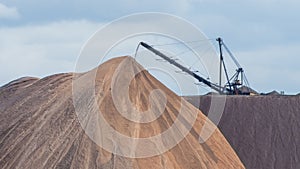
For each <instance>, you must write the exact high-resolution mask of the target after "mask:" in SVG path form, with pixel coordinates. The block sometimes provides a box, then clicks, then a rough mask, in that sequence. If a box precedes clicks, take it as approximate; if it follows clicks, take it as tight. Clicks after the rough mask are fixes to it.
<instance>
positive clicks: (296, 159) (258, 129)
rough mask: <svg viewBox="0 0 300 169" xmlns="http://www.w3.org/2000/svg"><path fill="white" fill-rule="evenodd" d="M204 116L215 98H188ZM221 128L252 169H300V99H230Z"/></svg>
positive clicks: (246, 97) (227, 101) (242, 97)
mask: <svg viewBox="0 0 300 169" xmlns="http://www.w3.org/2000/svg"><path fill="white" fill-rule="evenodd" d="M185 98H186V99H187V100H188V101H189V102H191V103H192V104H194V105H195V106H197V107H199V109H201V110H202V111H203V112H204V114H206V115H207V113H208V112H209V110H210V105H211V99H212V96H211V95H206V96H200V97H199V96H189V97H185ZM218 127H219V129H220V130H221V132H222V133H223V134H224V136H225V138H226V139H227V140H228V142H229V143H230V144H231V146H232V148H233V149H234V150H235V151H236V153H237V154H238V156H239V157H240V159H241V161H242V162H243V164H244V165H245V167H246V168H248V169H266V168H267V169H283V168H284V169H298V168H300V132H299V129H300V96H299V95H296V96H284V95H278V94H277V95H272V94H270V95H263V96H262V95H258V96H227V97H226V104H225V108H224V112H223V114H222V117H221V120H220V122H219V123H218Z"/></svg>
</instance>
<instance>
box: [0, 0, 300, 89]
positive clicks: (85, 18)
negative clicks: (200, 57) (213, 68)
mask: <svg viewBox="0 0 300 169" xmlns="http://www.w3.org/2000/svg"><path fill="white" fill-rule="evenodd" d="M299 6H300V1H296V0H285V1H284V0H281V1H279V0H251V1H250V0H245V1H238V0H228V1H221V0H164V1H159V0H151V1H138V0H127V1H126V0H111V1H105V2H102V1H96V0H92V1H89V2H87V1H83V0H74V1H60V0H52V1H45V0H26V1H21V0H2V1H1V2H0V85H3V84H5V83H8V82H9V81H11V80H14V79H16V78H19V77H22V76H34V77H45V76H47V75H51V74H54V73H59V72H71V71H73V70H74V66H75V62H76V59H77V56H78V54H79V52H80V49H81V47H82V46H83V45H84V43H85V42H86V41H87V40H88V39H89V37H90V36H91V35H92V34H93V33H94V32H95V31H97V30H98V29H99V28H100V27H101V26H103V25H104V24H106V23H109V22H110V21H112V20H115V19H117V18H119V17H122V16H125V15H128V14H132V13H136V12H164V13H169V14H173V15H176V16H179V17H182V18H184V19H186V20H188V21H189V22H191V23H193V24H194V25H196V26H197V27H198V28H199V29H201V30H202V31H203V32H204V33H205V34H206V35H207V36H208V37H209V38H216V37H218V36H221V37H223V39H224V41H225V43H226V44H227V46H229V48H230V49H231V51H232V52H233V53H234V54H235V56H236V57H237V59H238V60H239V62H240V64H241V65H242V66H243V67H244V69H245V70H246V74H247V76H248V80H249V81H250V84H251V87H252V88H254V89H255V90H257V91H259V92H269V91H272V90H277V91H285V93H289V94H296V93H299V92H300V78H299V75H300V68H299V66H298V64H299V63H300V55H299V53H300V37H299V32H298V31H299V30H300V22H299V19H300V11H299Z"/></svg>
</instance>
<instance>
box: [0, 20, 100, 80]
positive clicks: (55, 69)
mask: <svg viewBox="0 0 300 169" xmlns="http://www.w3.org/2000/svg"><path fill="white" fill-rule="evenodd" d="M100 25H101V24H100V23H94V22H88V21H84V20H81V21H61V22H53V23H49V24H45V25H27V26H21V27H5V28H1V27H0V37H1V38H0V63H1V67H0V86H2V85H3V84H5V83H7V82H9V81H10V80H14V79H16V78H19V77H22V76H38V77H44V76H46V75H50V74H54V73H59V72H71V71H73V69H74V64H75V61H76V59H77V56H78V54H79V51H80V49H81V47H82V45H83V44H84V43H85V41H86V40H87V39H88V38H89V37H90V36H91V34H93V33H94V32H95V31H96V30H97V29H98V28H99V27H100Z"/></svg>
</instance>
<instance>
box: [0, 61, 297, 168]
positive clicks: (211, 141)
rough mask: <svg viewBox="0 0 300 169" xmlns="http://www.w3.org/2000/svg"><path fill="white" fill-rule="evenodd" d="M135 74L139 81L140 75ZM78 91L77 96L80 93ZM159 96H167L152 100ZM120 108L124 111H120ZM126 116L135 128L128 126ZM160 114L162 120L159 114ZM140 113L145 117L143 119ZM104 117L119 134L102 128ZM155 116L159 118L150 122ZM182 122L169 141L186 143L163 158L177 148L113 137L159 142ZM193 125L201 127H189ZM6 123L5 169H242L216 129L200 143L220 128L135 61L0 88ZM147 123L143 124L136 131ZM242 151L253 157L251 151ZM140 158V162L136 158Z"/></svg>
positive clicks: (1, 148) (1, 163)
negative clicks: (163, 135) (154, 138)
mask: <svg viewBox="0 0 300 169" xmlns="http://www.w3.org/2000/svg"><path fill="white" fill-rule="evenodd" d="M136 72H139V73H137V74H136V75H135V73H136ZM131 77H133V79H130V80H129V81H130V83H129V86H128V88H127V90H125V91H128V93H129V95H128V98H122V97H119V96H123V95H122V92H124V90H123V88H122V87H124V86H126V82H127V81H128V79H129V78H131ZM91 78H92V79H93V80H92V81H91V80H90V79H91ZM74 82H75V83H74ZM74 84H75V85H74ZM91 87H94V88H91ZM74 88H76V89H77V90H76V92H75V93H74ZM125 89H126V88H125ZM156 89H160V91H163V93H161V92H152V91H156ZM72 91H73V92H72ZM114 92H115V93H114ZM118 92H119V94H118ZM112 93H114V94H112ZM93 95H94V96H95V97H94V98H92V97H91V96H93ZM115 96H116V97H117V98H115V99H114V97H115ZM151 98H152V99H151ZM161 98H165V100H166V102H165V104H162V103H163V102H160V99H161ZM118 99H119V100H118ZM126 99H129V100H130V103H131V104H128V103H127V102H126ZM116 100H117V101H118V102H119V103H120V104H118V105H115V103H114V101H116ZM127 101H128V100H127ZM162 106H165V109H163V107H162ZM132 107H133V108H132ZM120 110H123V111H125V113H127V114H126V115H127V116H129V117H132V118H134V119H136V120H137V121H131V120H128V119H127V118H125V117H124V115H123V114H120ZM149 110H150V111H149ZM151 110H153V111H151ZM161 110H162V114H159V115H157V114H155V112H157V111H161ZM181 111H182V114H180V112H181ZM140 112H142V113H146V114H143V116H142V115H141V114H137V113H140ZM147 113H148V114H147ZM99 115H101V117H103V118H104V119H105V121H106V122H107V123H108V124H109V126H110V128H111V129H113V131H110V130H108V128H109V127H107V126H106V127H105V126H104V122H103V121H101V120H100V119H99ZM156 116H157V117H158V118H156V119H153V120H150V119H151V118H153V117H156ZM193 116H194V118H191V117H193ZM143 117H147V118H145V119H143ZM176 119H179V120H177V123H178V124H179V125H178V126H177V127H178V128H177V130H175V131H177V132H173V133H171V134H172V135H173V136H174V138H177V137H181V136H184V138H183V139H181V140H179V142H178V144H176V145H175V146H174V147H170V149H167V150H166V151H163V152H161V151H162V148H164V147H163V146H158V143H162V144H163V145H168V144H170V143H172V142H173V141H174V140H173V139H172V138H169V139H166V138H162V139H161V140H159V139H158V140H157V142H149V144H148V145H147V146H146V145H144V144H140V143H139V142H135V141H133V142H129V141H128V140H122V139H117V137H115V135H116V133H121V134H122V135H123V136H125V137H128V138H136V139H138V138H149V137H153V136H156V135H160V134H161V133H163V132H165V131H168V129H169V128H171V127H172V125H173V124H174V123H175V122H176ZM193 119H194V120H195V122H194V123H192V124H193V125H191V126H189V121H193ZM0 120H1V121H0V168H1V169H6V168H103V169H108V168H114V169H126V168H142V169H146V168H155V169H156V168H158V169H163V168H168V169H171V168H178V169H199V168H207V169H225V168H226V169H230V168H232V169H239V168H244V165H243V164H242V162H241V161H240V159H239V157H238V156H237V154H236V153H235V151H234V150H233V149H232V147H231V146H230V144H229V143H228V142H227V140H226V139H225V137H224V136H223V135H222V133H221V132H220V131H219V130H218V129H216V130H215V131H213V132H212V135H211V137H209V138H208V139H207V140H206V141H205V142H204V143H200V141H199V140H201V139H202V138H201V131H202V129H203V126H204V125H205V124H206V125H207V124H208V126H209V127H208V128H207V130H208V131H206V130H204V133H205V132H208V133H209V132H210V129H214V128H215V125H214V124H212V122H210V121H209V120H207V117H206V116H205V115H204V114H202V112H201V111H200V110H198V109H197V108H196V107H194V106H193V105H192V104H190V103H188V102H187V101H185V100H184V99H182V98H181V97H179V96H177V95H176V94H174V93H173V92H172V91H171V90H169V89H168V88H167V87H165V86H164V85H163V84H162V83H161V82H159V81H158V80H156V79H155V78H154V77H153V76H151V75H150V74H149V73H148V72H147V71H146V70H142V67H141V66H140V65H139V64H138V63H136V62H135V60H133V59H132V58H130V57H119V58H114V59H112V60H109V61H107V62H105V63H103V64H102V65H100V66H99V67H98V68H96V69H93V70H91V71H89V72H86V73H81V74H72V73H66V74H57V75H52V76H49V77H46V78H43V79H37V78H30V77H27V78H21V79H18V80H15V81H12V82H11V83H8V84H7V85H4V86H2V87H1V88H0ZM102 120H103V119H102ZM142 120H145V122H144V121H143V123H138V122H140V121H142ZM147 120H148V121H147ZM229 123H230V122H229ZM245 125H246V126H245V127H251V126H249V125H250V124H245ZM251 125H252V123H251ZM189 127H190V130H189V129H188V128H189ZM266 130H267V129H266ZM184 131H188V132H187V133H184ZM202 132H203V131H202ZM233 132H234V131H233ZM249 134H251V133H249ZM172 135H171V136H172ZM103 136H105V137H103ZM239 137H240V136H239ZM278 137H279V136H278ZM230 139H232V138H230ZM98 143H102V144H98ZM298 143H299V142H298ZM236 144H242V143H236ZM99 145H103V146H99ZM245 146H248V145H245ZM110 148H111V150H112V151H110ZM251 148H253V147H249V148H248V149H251ZM298 150H299V149H298ZM244 151H247V148H246V147H245V150H244ZM128 152H130V153H128ZM150 152H157V155H154V156H150V157H147V153H150ZM136 156H139V158H133V157H136Z"/></svg>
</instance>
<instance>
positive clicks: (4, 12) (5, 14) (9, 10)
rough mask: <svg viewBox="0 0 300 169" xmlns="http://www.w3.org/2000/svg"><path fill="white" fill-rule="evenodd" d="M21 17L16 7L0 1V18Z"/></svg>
mask: <svg viewBox="0 0 300 169" xmlns="http://www.w3.org/2000/svg"><path fill="white" fill-rule="evenodd" d="M19 17H20V14H19V12H18V10H17V8H16V7H8V6H5V5H4V4H1V3H0V19H18V18H19Z"/></svg>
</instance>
